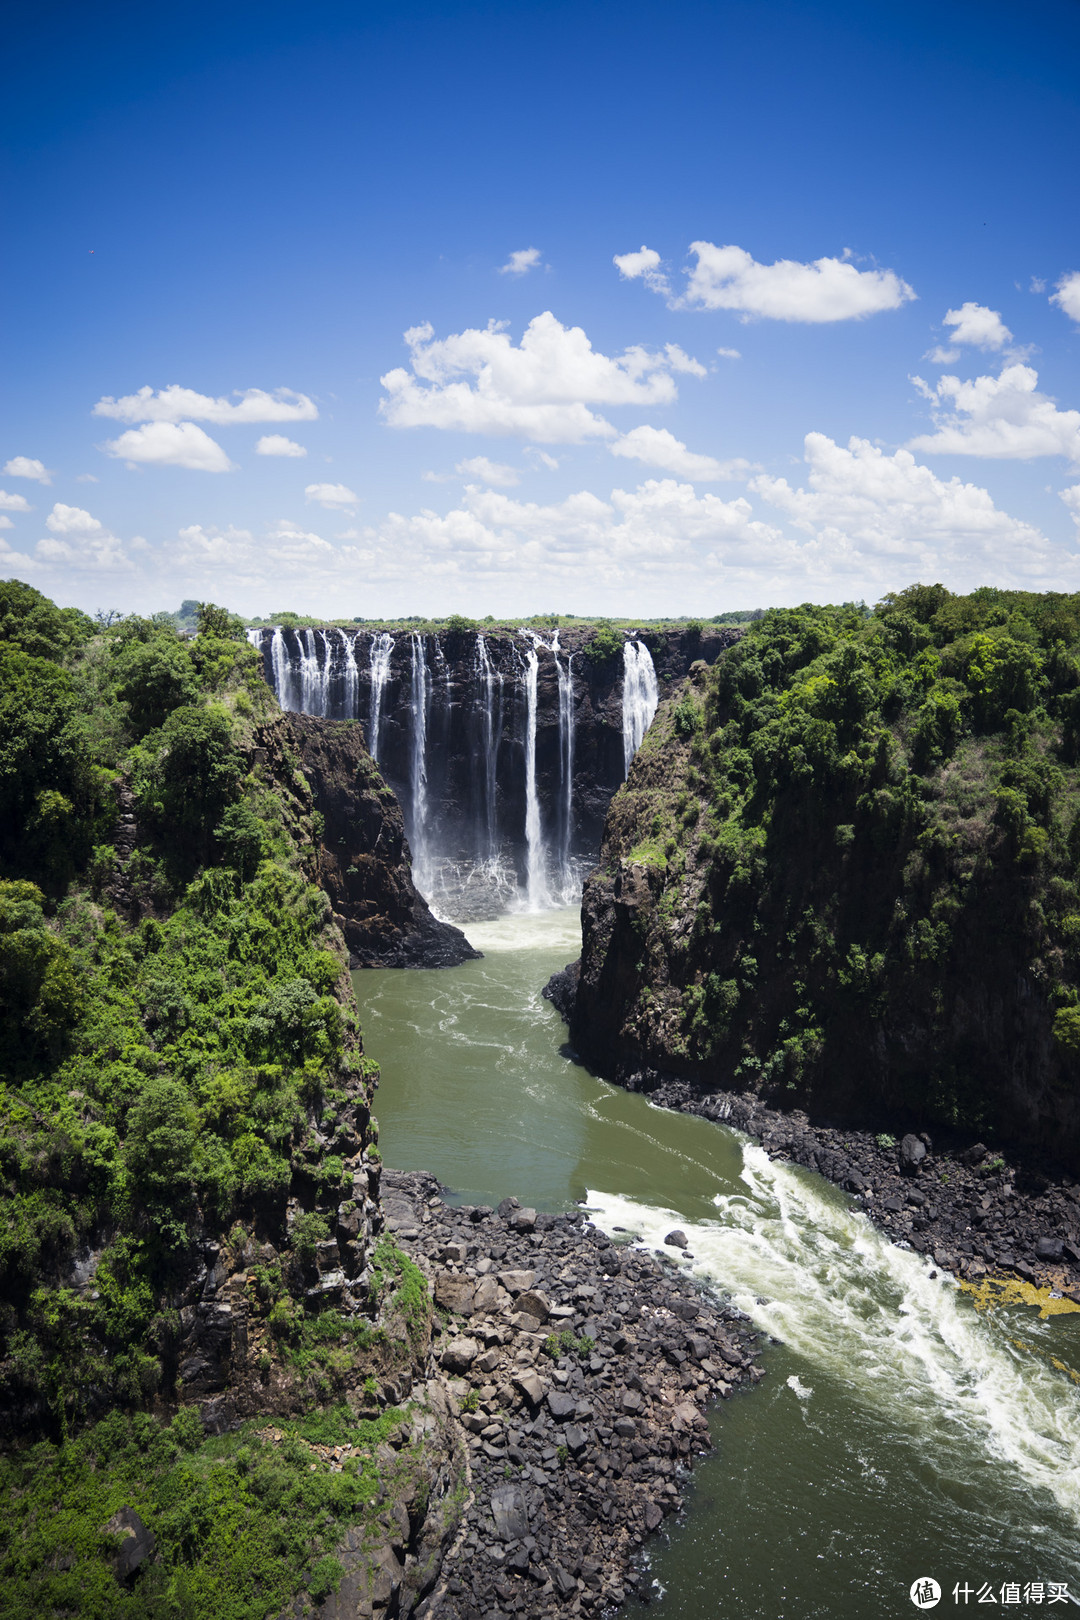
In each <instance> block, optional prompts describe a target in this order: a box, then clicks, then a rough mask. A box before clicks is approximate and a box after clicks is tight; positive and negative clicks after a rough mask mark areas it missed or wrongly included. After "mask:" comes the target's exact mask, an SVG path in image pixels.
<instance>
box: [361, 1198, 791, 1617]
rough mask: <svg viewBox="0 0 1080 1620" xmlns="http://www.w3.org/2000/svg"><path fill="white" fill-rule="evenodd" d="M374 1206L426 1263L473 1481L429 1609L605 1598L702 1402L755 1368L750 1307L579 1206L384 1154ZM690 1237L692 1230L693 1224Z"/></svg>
mask: <svg viewBox="0 0 1080 1620" xmlns="http://www.w3.org/2000/svg"><path fill="white" fill-rule="evenodd" d="M382 1198H383V1213H384V1217H385V1220H386V1225H387V1227H388V1229H389V1230H390V1231H391V1233H392V1234H393V1236H394V1238H395V1241H396V1242H397V1243H398V1244H399V1245H400V1247H401V1248H402V1249H403V1250H404V1251H405V1253H406V1254H407V1255H408V1256H409V1258H410V1259H411V1260H413V1261H414V1263H415V1264H417V1265H418V1266H419V1267H420V1268H421V1270H423V1271H424V1272H425V1274H426V1275H427V1276H428V1278H429V1279H430V1282H431V1285H432V1288H433V1292H434V1298H435V1304H436V1306H437V1307H438V1321H437V1330H438V1336H437V1337H436V1339H435V1341H434V1346H433V1353H434V1356H435V1359H436V1360H437V1361H438V1363H439V1365H440V1367H441V1369H442V1372H443V1374H444V1375H445V1376H446V1378H447V1381H448V1389H449V1392H450V1395H451V1397H452V1400H453V1402H454V1403H455V1404H456V1408H457V1415H458V1420H459V1422H460V1424H461V1425H462V1427H463V1428H464V1430H465V1431H466V1432H467V1434H468V1437H469V1438H468V1458H469V1461H468V1496H467V1502H466V1506H465V1509H464V1514H463V1518H462V1521H461V1525H460V1529H459V1531H458V1534H457V1537H456V1539H455V1542H454V1544H453V1547H452V1549H451V1551H450V1552H449V1553H448V1555H447V1557H446V1559H445V1561H444V1564H443V1569H442V1574H441V1576H440V1580H439V1584H438V1586H437V1587H436V1589H435V1590H434V1592H433V1593H432V1594H431V1595H430V1596H429V1597H428V1599H427V1600H426V1601H425V1603H424V1604H422V1605H421V1606H420V1608H419V1609H418V1611H417V1613H418V1614H420V1615H426V1616H431V1617H432V1620H435V1617H438V1620H476V1617H479V1616H483V1617H485V1620H494V1617H495V1616H499V1615H503V1616H508V1615H511V1614H522V1615H528V1616H529V1617H530V1620H543V1617H547V1616H555V1615H570V1614H581V1613H584V1614H593V1613H595V1614H599V1613H601V1612H604V1611H607V1610H608V1609H610V1608H611V1607H613V1606H615V1605H617V1604H620V1603H622V1602H623V1601H624V1600H625V1599H626V1597H627V1596H628V1594H629V1593H630V1592H632V1591H634V1590H635V1589H639V1590H642V1589H645V1588H647V1586H648V1576H647V1575H646V1574H645V1573H644V1572H643V1570H642V1567H641V1563H640V1559H639V1556H638V1555H639V1554H640V1550H641V1548H642V1547H643V1545H644V1543H645V1540H646V1538H647V1536H648V1535H649V1534H650V1533H652V1532H653V1531H656V1530H658V1529H659V1528H660V1526H661V1525H662V1524H663V1522H664V1520H665V1518H667V1517H668V1516H669V1515H671V1514H673V1513H676V1512H678V1510H679V1509H680V1507H681V1506H682V1495H681V1486H682V1481H683V1479H684V1477H685V1474H686V1470H687V1469H688V1468H689V1467H690V1466H691V1465H692V1463H693V1461H694V1459H695V1457H698V1456H700V1455H702V1454H703V1453H704V1452H706V1451H707V1450H708V1449H709V1448H710V1440H709V1433H708V1424H707V1419H706V1415H705V1414H706V1410H707V1409H708V1407H709V1405H710V1404H711V1403H712V1402H714V1401H716V1400H723V1399H726V1398H728V1397H729V1396H730V1395H731V1394H732V1393H733V1391H734V1390H735V1389H736V1388H737V1387H738V1386H739V1385H740V1384H752V1383H755V1382H757V1380H758V1379H760V1378H761V1377H762V1376H763V1370H762V1369H761V1368H760V1367H759V1366H757V1365H756V1364H755V1363H754V1360H753V1354H754V1347H755V1344H756V1342H757V1334H756V1333H755V1331H754V1329H753V1327H752V1325H751V1324H750V1322H749V1321H748V1319H747V1318H746V1317H745V1316H743V1315H742V1313H741V1312H739V1311H737V1310H735V1309H734V1308H733V1307H725V1306H724V1305H722V1304H721V1303H720V1302H719V1301H718V1300H716V1299H715V1298H713V1297H712V1296H711V1295H710V1294H708V1293H706V1292H705V1291H703V1290H702V1289H701V1287H700V1285H699V1284H697V1283H696V1282H695V1281H694V1279H693V1278H691V1277H690V1276H688V1275H686V1274H685V1273H682V1272H680V1270H679V1268H678V1261H677V1259H676V1256H677V1255H678V1254H679V1252H680V1251H679V1249H678V1247H677V1246H674V1245H673V1246H672V1247H671V1249H670V1253H671V1259H670V1261H669V1260H668V1259H667V1258H666V1256H662V1255H660V1254H649V1253H647V1252H645V1251H643V1250H642V1249H640V1248H636V1247H633V1246H632V1245H631V1243H630V1235H629V1233H627V1241H626V1243H625V1244H624V1243H622V1242H620V1241H618V1238H616V1240H615V1241H612V1239H611V1238H609V1237H608V1236H607V1235H606V1234H604V1233H603V1232H601V1231H599V1230H598V1229H597V1228H595V1227H594V1226H592V1225H591V1224H590V1222H589V1221H588V1219H587V1212H585V1211H581V1210H572V1211H570V1212H569V1213H566V1214H559V1215H552V1214H547V1213H543V1212H540V1213H538V1212H537V1211H536V1210H534V1209H523V1208H522V1207H521V1206H520V1204H519V1203H518V1201H517V1200H516V1199H513V1198H507V1199H504V1200H503V1201H502V1203H501V1204H500V1205H499V1207H498V1209H492V1208H491V1207H490V1206H488V1205H479V1206H473V1205H462V1206H454V1205H451V1204H447V1203H446V1202H445V1201H444V1198H443V1194H442V1189H441V1188H440V1185H439V1183H438V1181H437V1180H436V1179H435V1177H433V1176H430V1175H426V1174H424V1173H422V1172H414V1173H403V1172H395V1171H392V1170H387V1171H386V1172H384V1176H383V1183H382ZM684 1242H685V1240H684Z"/></svg>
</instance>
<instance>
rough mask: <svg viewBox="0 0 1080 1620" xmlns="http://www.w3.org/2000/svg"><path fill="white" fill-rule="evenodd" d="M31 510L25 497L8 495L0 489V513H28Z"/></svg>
mask: <svg viewBox="0 0 1080 1620" xmlns="http://www.w3.org/2000/svg"><path fill="white" fill-rule="evenodd" d="M32 510H33V508H32V507H31V505H30V502H29V501H28V500H27V499H26V496H25V495H9V494H8V492H7V490H6V489H0V512H30V511H32Z"/></svg>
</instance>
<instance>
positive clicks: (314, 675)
mask: <svg viewBox="0 0 1080 1620" xmlns="http://www.w3.org/2000/svg"><path fill="white" fill-rule="evenodd" d="M315 634H316V633H315V631H314V630H305V631H304V632H303V638H302V640H301V643H300V712H301V714H318V715H325V714H326V698H327V688H328V686H329V684H330V656H329V653H330V649H329V648H328V646H327V644H326V638H325V636H324V637H323V655H324V660H325V661H324V662H323V663H322V664H320V663H319V649H318V644H317V642H316V640H315Z"/></svg>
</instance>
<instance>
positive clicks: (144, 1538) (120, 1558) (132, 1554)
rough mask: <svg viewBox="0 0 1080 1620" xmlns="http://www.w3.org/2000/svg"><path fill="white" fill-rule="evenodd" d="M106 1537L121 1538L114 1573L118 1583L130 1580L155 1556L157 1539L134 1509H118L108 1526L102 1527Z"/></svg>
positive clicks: (114, 1561) (114, 1562)
mask: <svg viewBox="0 0 1080 1620" xmlns="http://www.w3.org/2000/svg"><path fill="white" fill-rule="evenodd" d="M101 1533H102V1535H104V1536H119V1537H120V1538H121V1540H120V1546H119V1547H118V1549H117V1553H116V1557H115V1559H114V1560H113V1573H114V1575H115V1576H116V1578H117V1580H118V1581H126V1580H130V1578H131V1576H132V1575H134V1574H135V1572H136V1570H137V1569H139V1568H141V1566H142V1565H143V1564H144V1563H145V1562H146V1560H147V1559H148V1558H150V1557H152V1556H153V1552H154V1548H155V1547H156V1546H157V1537H156V1536H155V1535H154V1532H153V1531H152V1530H148V1529H147V1528H146V1526H145V1524H143V1522H142V1520H141V1519H140V1518H139V1515H138V1514H137V1513H136V1512H135V1509H134V1508H131V1507H122V1508H117V1510H116V1512H115V1513H114V1514H113V1516H112V1518H111V1519H110V1520H109V1521H108V1523H107V1524H103V1525H102V1527H101Z"/></svg>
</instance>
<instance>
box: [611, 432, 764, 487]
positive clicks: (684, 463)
mask: <svg viewBox="0 0 1080 1620" xmlns="http://www.w3.org/2000/svg"><path fill="white" fill-rule="evenodd" d="M608 449H609V450H610V451H611V453H612V455H613V456H627V457H630V458H631V459H633V460H634V461H644V462H645V463H646V464H647V465H648V466H650V467H662V468H663V470H664V471H665V472H670V473H674V474H675V476H676V477H677V478H689V479H691V480H692V481H695V482H698V483H716V482H718V481H719V480H721V479H727V478H739V477H741V476H743V475H745V474H746V473H748V472H749V471H750V470H751V468H750V463H749V462H748V461H743V460H741V459H738V460H735V461H717V460H716V459H715V458H714V457H713V456H699V455H696V454H695V453H694V451H692V450H688V449H687V448H686V446H685V444H683V443H682V441H681V440H680V439H677V438H676V437H675V435H674V434H673V433H669V432H668V430H667V428H655V427H636V428H633V429H631V431H630V432H629V433H624V434H623V436H622V438H621V439H616V440H615V441H614V443H612V444H610V445H609V446H608Z"/></svg>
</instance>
